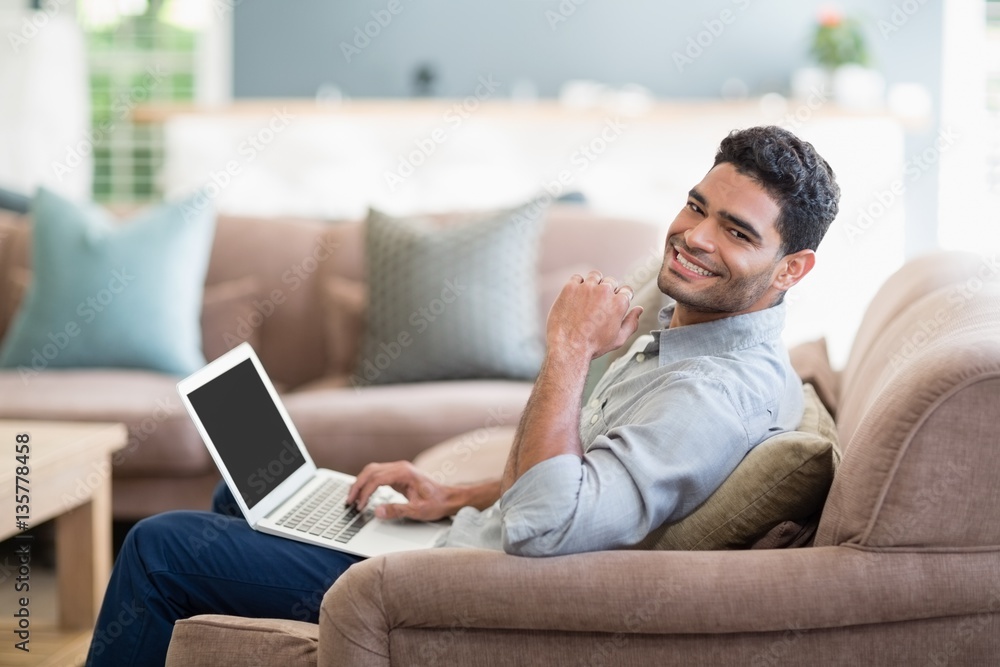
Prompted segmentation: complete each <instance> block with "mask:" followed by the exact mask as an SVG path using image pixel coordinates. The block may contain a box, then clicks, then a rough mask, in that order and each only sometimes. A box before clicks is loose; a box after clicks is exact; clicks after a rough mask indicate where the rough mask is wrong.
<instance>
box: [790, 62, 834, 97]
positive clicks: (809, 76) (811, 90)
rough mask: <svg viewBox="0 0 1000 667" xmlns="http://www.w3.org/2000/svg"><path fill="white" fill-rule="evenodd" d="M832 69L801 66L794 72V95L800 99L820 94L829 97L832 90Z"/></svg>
mask: <svg viewBox="0 0 1000 667" xmlns="http://www.w3.org/2000/svg"><path fill="white" fill-rule="evenodd" d="M831 79H832V77H831V76H830V70H828V69H827V68H825V67H816V66H810V67H799V68H798V69H796V70H795V71H794V72H792V81H791V84H792V86H791V87H792V97H793V98H794V99H796V100H799V101H804V100H807V99H810V98H815V97H817V96H819V97H820V98H821V99H829V98H830V96H831V95H832V94H833V92H832V90H831V85H832V81H831Z"/></svg>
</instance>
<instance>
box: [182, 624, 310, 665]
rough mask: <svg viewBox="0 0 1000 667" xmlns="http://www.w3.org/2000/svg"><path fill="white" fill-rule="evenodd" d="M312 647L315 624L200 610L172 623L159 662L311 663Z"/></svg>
mask: <svg viewBox="0 0 1000 667" xmlns="http://www.w3.org/2000/svg"><path fill="white" fill-rule="evenodd" d="M318 649H319V625H317V624H315V623H305V622H302V621H285V620H277V619H270V618H238V617H236V616H220V615H214V614H206V615H202V616H194V617H192V618H185V619H181V620H179V621H177V623H175V624H174V630H173V634H171V637H170V648H169V649H168V650H167V656H166V663H165V664H166V665H167V667H201V666H206V667H218V666H219V665H281V666H282V667H315V666H316V660H317V654H318Z"/></svg>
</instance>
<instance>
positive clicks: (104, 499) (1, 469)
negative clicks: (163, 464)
mask: <svg viewBox="0 0 1000 667" xmlns="http://www.w3.org/2000/svg"><path fill="white" fill-rule="evenodd" d="M127 440H128V433H127V431H126V429H125V426H124V425H122V424H107V423H92V422H87V423H84V422H42V421H27V420H0V540H6V539H8V538H11V537H13V538H14V539H13V542H14V544H15V548H16V550H15V553H19V550H20V549H21V548H22V546H29V547H33V546H34V545H33V544H32V542H33V540H31V539H28V538H27V537H25V536H19V534H20V533H21V532H22V530H23V529H24V528H25V527H32V526H37V525H39V524H41V523H42V522H44V521H48V520H49V519H55V522H56V581H57V600H58V602H57V605H58V611H59V614H58V619H59V623H58V630H59V631H63V630H87V631H89V630H91V629H92V628H93V625H94V621H95V620H96V618H97V612H98V610H99V608H100V604H101V600H102V598H103V596H104V589H105V587H106V586H107V582H108V577H109V576H110V573H111V562H112V554H111V550H112V546H111V465H112V454H114V452H116V451H118V450H119V449H122V448H123V447H125V445H126V443H127ZM25 489H26V490H25ZM18 496H21V497H20V498H18ZM24 496H27V501H28V502H21V501H23V500H25V498H24ZM19 522H23V523H19ZM20 553H23V552H20ZM17 560H19V557H15V562H14V563H13V565H14V567H15V569H16V570H17V572H15V574H14V577H17V576H20V574H21V572H22V570H21V569H20V563H18V562H17ZM29 567H30V564H29ZM29 577H30V574H29ZM3 586H4V588H8V587H9V588H10V590H4V591H3V593H4V595H3V599H4V600H10V599H11V598H12V597H13V598H14V604H15V607H18V606H19V602H18V600H19V598H20V596H21V595H24V596H25V597H26V598H28V600H29V602H30V600H31V597H32V594H33V593H34V591H31V590H30V589H29V591H28V592H27V593H17V592H16V590H17V589H16V588H15V582H14V581H11V580H8V581H6V582H4V584H3ZM8 593H13V595H8ZM29 611H30V606H29ZM2 612H3V616H4V617H5V618H7V619H8V621H9V620H10V619H11V618H12V616H11V615H12V614H15V616H14V617H13V618H14V619H15V622H16V621H17V618H16V614H17V612H18V608H15V609H7V608H6V605H5V608H4V609H3V610H2ZM36 613H37V612H36ZM7 625H8V624H7V623H5V624H4V626H5V627H6V626H7ZM16 629H17V628H16V627H15V630H16ZM40 630H43V635H47V634H48V633H46V632H44V628H40ZM4 634H5V635H6V637H5V639H4V640H3V643H4V645H5V646H4V649H3V650H4V651H6V650H7V649H8V648H9V647H8V646H7V644H9V643H12V642H11V641H10V640H9V639H8V638H7V637H11V636H12V635H10V634H9V633H8V632H5V633H4ZM88 634H89V633H88ZM31 639H32V643H31V644H30V646H31V648H32V652H31V654H32V655H37V653H36V651H35V649H36V648H41V647H38V645H37V644H38V642H37V641H35V639H36V635H35V633H34V632H32V637H31ZM0 653H3V652H2V651H0ZM4 655H6V654H5V653H4Z"/></svg>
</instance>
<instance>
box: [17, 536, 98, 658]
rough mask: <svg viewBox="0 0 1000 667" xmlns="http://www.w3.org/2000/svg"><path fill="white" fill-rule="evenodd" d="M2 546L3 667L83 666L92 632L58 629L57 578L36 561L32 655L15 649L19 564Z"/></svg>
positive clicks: (34, 563)
mask: <svg viewBox="0 0 1000 667" xmlns="http://www.w3.org/2000/svg"><path fill="white" fill-rule="evenodd" d="M7 546H8V545H6V544H3V543H0V665H3V666H4V667H6V666H7V665H10V666H11V667H13V666H14V665H32V667H35V666H37V667H78V666H82V665H83V660H84V658H85V657H86V654H87V647H88V646H89V645H90V635H91V632H90V631H89V630H88V631H83V632H60V631H59V630H57V629H56V617H57V614H58V610H57V609H56V575H55V570H54V569H52V567H51V565H46V564H44V563H40V562H38V560H42V559H33V562H32V564H31V590H30V598H29V600H30V606H29V611H30V613H31V629H30V632H31V637H30V641H29V642H28V648H29V649H30V651H29V652H28V653H25V652H24V651H20V650H18V649H16V648H14V643H15V642H17V641H20V640H18V639H17V636H16V635H15V634H14V633H13V630H14V628H15V627H16V623H15V619H14V616H13V614H14V612H16V611H17V608H16V607H15V606H14V604H15V599H16V593H15V591H14V581H13V579H12V578H11V572H12V568H11V564H12V563H13V562H15V561H14V560H13V558H12V556H11V553H10V550H9V549H7V548H4V547H7Z"/></svg>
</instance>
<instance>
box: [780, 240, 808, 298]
mask: <svg viewBox="0 0 1000 667" xmlns="http://www.w3.org/2000/svg"><path fill="white" fill-rule="evenodd" d="M815 265H816V253H815V251H813V250H809V249H808V248H806V249H805V250H800V251H798V252H796V253H792V254H791V255H785V256H784V257H782V258H781V260H780V261H779V262H778V268H777V269H776V273H775V276H774V281H773V282H772V286H773V287H774V288H775V289H777V290H780V291H782V292H786V291H788V289H789V288H790V287H792V286H793V285H795V284H796V283H797V282H799V281H800V280H802V279H803V278H805V277H806V274H807V273H809V272H810V271H812V268H813V266H815Z"/></svg>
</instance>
